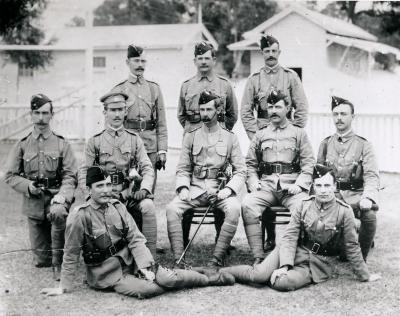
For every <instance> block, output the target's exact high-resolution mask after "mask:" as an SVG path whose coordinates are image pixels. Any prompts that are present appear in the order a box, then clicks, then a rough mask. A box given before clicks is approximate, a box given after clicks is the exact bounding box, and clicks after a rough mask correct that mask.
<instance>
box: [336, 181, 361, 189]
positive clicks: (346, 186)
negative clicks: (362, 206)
mask: <svg viewBox="0 0 400 316" xmlns="http://www.w3.org/2000/svg"><path fill="white" fill-rule="evenodd" d="M362 187H363V184H362V183H357V182H341V181H338V182H336V189H338V190H358V189H362Z"/></svg>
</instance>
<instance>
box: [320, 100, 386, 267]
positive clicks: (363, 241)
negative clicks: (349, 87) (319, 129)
mask: <svg viewBox="0 0 400 316" xmlns="http://www.w3.org/2000/svg"><path fill="white" fill-rule="evenodd" d="M332 114H333V122H334V124H335V126H336V133H335V134H334V135H332V136H329V137H327V138H325V139H324V140H323V141H322V143H321V145H320V147H319V151H318V158H317V161H318V163H322V164H325V165H327V166H332V167H333V168H334V170H335V173H336V178H337V190H338V192H337V196H338V197H339V198H340V199H342V200H343V201H345V202H346V203H348V204H350V205H351V207H352V208H353V211H354V215H355V217H356V218H359V219H360V221H361V227H360V232H359V233H360V234H359V238H358V240H359V243H360V247H361V252H362V255H363V258H364V260H366V259H367V256H368V252H369V250H370V248H371V245H372V242H373V240H374V236H375V231H376V214H375V211H376V210H377V203H378V190H379V171H378V166H377V163H376V160H375V155H374V153H373V150H372V146H371V144H370V143H369V142H368V141H367V140H366V139H365V138H363V137H361V136H358V135H356V134H355V133H354V132H353V130H352V127H351V124H352V122H353V119H354V106H353V104H352V103H351V102H349V101H347V100H345V99H342V98H338V97H332Z"/></svg>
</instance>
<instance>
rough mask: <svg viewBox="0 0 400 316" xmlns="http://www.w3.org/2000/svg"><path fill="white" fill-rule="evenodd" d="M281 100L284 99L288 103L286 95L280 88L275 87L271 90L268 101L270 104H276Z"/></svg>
mask: <svg viewBox="0 0 400 316" xmlns="http://www.w3.org/2000/svg"><path fill="white" fill-rule="evenodd" d="M281 100H283V101H284V102H285V104H287V103H288V102H287V97H286V95H285V94H283V93H282V92H281V91H280V90H275V89H273V90H271V92H270V93H269V95H268V98H267V102H268V103H269V104H275V103H277V102H279V101H281Z"/></svg>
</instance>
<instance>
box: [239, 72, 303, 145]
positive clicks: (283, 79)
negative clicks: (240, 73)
mask: <svg viewBox="0 0 400 316" xmlns="http://www.w3.org/2000/svg"><path fill="white" fill-rule="evenodd" d="M272 89H277V90H280V91H281V92H282V93H284V94H285V95H287V96H288V101H289V105H291V106H293V107H294V108H295V109H296V111H295V112H294V120H293V124H294V125H296V126H299V127H305V126H306V123H307V115H308V102H307V98H306V95H305V93H304V89H303V85H302V83H301V81H300V78H299V76H298V75H297V74H296V73H295V72H294V71H293V70H291V69H288V68H284V67H282V66H280V65H277V66H276V67H274V68H268V67H263V68H261V70H260V71H259V72H256V73H254V74H252V75H251V76H250V77H249V79H248V80H247V83H246V87H245V90H244V94H243V98H242V105H241V118H242V122H243V126H244V129H245V130H246V133H247V136H248V137H249V139H252V138H253V136H254V134H255V132H256V131H257V130H258V129H260V128H263V127H265V126H266V125H268V123H269V119H264V118H256V117H255V116H254V111H256V112H257V111H258V109H259V107H260V106H261V108H262V109H263V110H266V109H267V98H268V95H269V94H270V92H271V90H272ZM255 99H258V100H259V102H258V104H256V102H255Z"/></svg>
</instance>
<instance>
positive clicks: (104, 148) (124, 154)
mask: <svg viewBox="0 0 400 316" xmlns="http://www.w3.org/2000/svg"><path fill="white" fill-rule="evenodd" d="M96 150H97V151H98V153H99V163H100V166H102V167H104V168H105V170H106V171H108V172H112V171H117V170H119V171H122V172H123V173H124V175H125V176H128V174H129V171H130V169H131V168H136V166H135V165H136V164H137V168H138V171H139V173H140V174H141V175H142V177H143V180H142V182H141V184H140V188H141V189H146V190H147V191H148V192H152V187H153V181H154V170H153V167H152V165H151V162H150V160H149V158H148V156H147V154H146V150H145V148H144V145H143V141H142V139H141V138H140V137H139V136H138V135H137V134H136V133H133V132H130V131H127V130H125V129H124V128H123V127H122V128H121V129H119V130H117V131H115V130H113V129H112V128H110V127H108V128H106V129H105V130H104V131H102V132H101V133H100V134H97V135H95V136H93V137H91V138H90V139H89V140H88V142H87V144H86V148H85V162H84V164H83V165H82V167H81V168H80V172H79V185H80V187H81V188H82V189H84V190H85V188H86V172H87V169H88V168H89V167H90V166H93V165H94V164H95V157H96ZM131 163H133V165H131Z"/></svg>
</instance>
